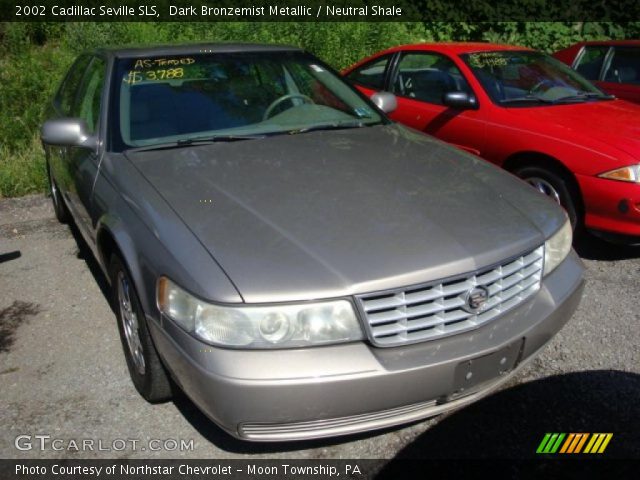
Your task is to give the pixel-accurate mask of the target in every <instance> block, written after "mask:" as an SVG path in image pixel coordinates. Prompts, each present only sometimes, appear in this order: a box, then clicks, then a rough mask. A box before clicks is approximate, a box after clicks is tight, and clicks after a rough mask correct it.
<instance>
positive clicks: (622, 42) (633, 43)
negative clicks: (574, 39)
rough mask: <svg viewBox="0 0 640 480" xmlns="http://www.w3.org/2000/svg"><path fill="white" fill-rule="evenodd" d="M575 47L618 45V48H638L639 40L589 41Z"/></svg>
mask: <svg viewBox="0 0 640 480" xmlns="http://www.w3.org/2000/svg"><path fill="white" fill-rule="evenodd" d="M575 45H581V46H582V45H620V46H625V45H628V46H635V47H637V46H640V40H590V41H588V42H580V43H576V44H575Z"/></svg>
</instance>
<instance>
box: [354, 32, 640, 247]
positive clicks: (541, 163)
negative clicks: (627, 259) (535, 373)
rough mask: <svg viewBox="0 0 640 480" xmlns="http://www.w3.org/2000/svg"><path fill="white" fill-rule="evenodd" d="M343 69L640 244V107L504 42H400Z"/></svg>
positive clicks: (439, 131)
mask: <svg viewBox="0 0 640 480" xmlns="http://www.w3.org/2000/svg"><path fill="white" fill-rule="evenodd" d="M343 73H344V74H345V75H346V77H347V78H348V79H350V80H351V81H352V82H353V83H354V84H355V85H356V86H357V87H358V88H359V89H360V90H361V91H362V92H364V93H365V94H367V95H372V94H373V93H375V92H378V91H389V92H392V93H393V94H395V95H396V97H397V108H396V109H395V110H394V111H393V112H390V116H391V118H392V119H394V120H396V121H399V122H401V123H404V124H406V125H408V126H411V127H413V128H415V129H417V130H420V131H422V132H425V133H428V134H431V135H434V136H436V137H438V138H440V139H441V140H444V141H446V142H449V143H451V144H454V145H456V146H458V147H459V148H461V149H463V150H466V151H468V152H471V153H473V154H476V155H479V156H481V157H483V158H484V159H486V160H489V161H490V162H493V163H495V164H497V165H500V166H502V167H504V168H505V169H507V170H509V171H511V172H513V173H514V174H516V175H518V176H520V177H521V178H523V179H524V180H525V181H527V182H528V183H529V184H531V185H532V186H533V187H535V188H536V189H538V190H539V191H540V192H542V193H544V194H546V195H548V196H549V197H551V198H552V199H553V200H555V201H557V202H558V203H560V204H561V205H562V206H563V207H564V208H565V210H566V211H567V213H568V215H569V217H570V219H571V221H572V223H573V225H574V226H575V227H578V228H581V227H586V228H587V229H590V230H592V231H594V232H596V233H598V234H600V235H601V236H604V237H606V238H608V239H610V240H616V241H622V242H624V243H640V106H638V105H635V104H632V103H629V102H626V101H622V100H618V99H616V98H615V97H614V96H612V95H608V94H606V93H604V92H602V91H601V90H600V89H598V88H597V87H596V86H594V85H593V84H592V83H590V82H589V81H588V80H586V79H585V78H584V77H582V76H581V75H580V74H579V73H577V72H575V71H574V70H572V69H571V68H569V67H568V66H567V65H565V64H563V63H562V62H560V61H558V60H556V59H554V58H552V57H550V56H548V55H545V54H543V53H540V52H537V51H535V50H531V49H527V48H522V47H513V46H505V45H492V44H486V43H439V44H419V45H407V46H401V47H396V48H392V49H389V50H385V51H383V52H380V53H378V54H376V55H373V56H372V57H369V58H367V59H365V60H363V61H361V62H359V63H357V64H356V65H354V66H352V67H350V68H349V69H347V70H346V71H345V72H343Z"/></svg>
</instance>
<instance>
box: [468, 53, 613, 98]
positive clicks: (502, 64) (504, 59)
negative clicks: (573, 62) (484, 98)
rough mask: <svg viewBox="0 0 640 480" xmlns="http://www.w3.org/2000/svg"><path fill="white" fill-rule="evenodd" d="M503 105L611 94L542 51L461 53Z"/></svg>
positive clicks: (485, 86)
mask: <svg viewBox="0 0 640 480" xmlns="http://www.w3.org/2000/svg"><path fill="white" fill-rule="evenodd" d="M461 58H462V60H463V61H464V62H465V63H466V64H467V65H468V66H469V68H470V69H471V70H472V71H473V73H474V75H475V76H476V78H477V79H478V81H479V82H480V83H481V84H482V86H483V87H484V89H485V91H486V92H487V94H488V95H489V96H490V97H491V99H492V100H493V101H494V102H495V103H497V104H499V105H505V106H506V105H509V106H517V105H529V104H532V105H536V104H537V105H545V104H558V103H577V102H585V101H589V100H603V99H610V98H611V97H610V96H608V95H606V94H605V93H603V92H602V91H601V90H599V89H598V88H597V87H596V86H595V85H593V84H592V83H591V82H589V81H588V80H587V79H585V78H584V77H582V76H581V75H580V74H579V73H577V72H575V71H574V70H572V69H571V68H569V67H568V66H566V65H565V64H563V63H562V62H560V61H558V60H556V59H554V58H552V57H550V56H548V55H545V54H543V53H540V52H533V51H513V50H504V51H492V52H478V53H468V54H464V55H461Z"/></svg>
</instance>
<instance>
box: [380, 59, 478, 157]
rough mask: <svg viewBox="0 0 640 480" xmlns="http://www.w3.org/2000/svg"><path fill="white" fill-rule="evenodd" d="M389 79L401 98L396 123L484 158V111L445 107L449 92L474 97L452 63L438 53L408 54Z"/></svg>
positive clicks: (392, 89)
mask: <svg viewBox="0 0 640 480" xmlns="http://www.w3.org/2000/svg"><path fill="white" fill-rule="evenodd" d="M388 78H389V85H390V91H391V92H393V93H394V94H395V95H396V96H397V98H398V108H397V109H396V111H395V112H393V113H391V115H390V116H391V118H392V119H394V120H396V121H398V122H400V123H403V124H405V125H408V126H410V127H413V128H415V129H416V130H420V131H422V132H425V133H428V134H430V135H433V136H435V137H437V138H439V139H440V140H444V141H445V142H448V143H451V144H452V145H455V146H457V147H459V148H461V149H463V150H465V151H467V152H471V153H474V154H476V155H482V151H483V146H484V142H485V134H484V133H485V123H484V121H483V118H482V117H483V115H482V110H481V109H466V110H462V109H456V108H451V107H448V106H445V105H444V104H443V97H444V95H445V94H446V93H448V92H453V91H463V92H466V93H468V94H470V95H473V91H472V89H471V87H470V86H469V83H468V82H467V80H466V78H465V77H464V75H463V74H462V73H461V72H460V69H459V68H458V67H457V66H456V64H455V63H454V62H453V60H452V59H450V58H449V57H447V56H445V55H443V54H440V53H435V52H425V51H406V52H403V53H402V54H401V56H400V58H399V59H398V62H397V64H396V66H395V68H394V71H393V72H390V74H389V75H388Z"/></svg>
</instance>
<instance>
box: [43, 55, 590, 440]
mask: <svg viewBox="0 0 640 480" xmlns="http://www.w3.org/2000/svg"><path fill="white" fill-rule="evenodd" d="M394 107H395V97H393V96H392V95H390V94H388V93H384V92H383V93H379V94H377V95H375V96H374V97H373V98H372V100H371V101H370V100H369V99H367V98H365V97H363V96H362V95H361V94H359V93H358V92H357V91H356V90H355V89H354V88H352V87H351V86H350V85H348V84H347V83H345V81H344V80H342V79H341V78H340V76H339V75H338V74H337V73H336V72H335V71H334V70H333V69H332V68H330V67H329V66H327V65H326V64H324V63H323V62H322V61H320V60H319V59H317V58H315V57H314V56H312V55H310V54H308V53H306V52H304V51H302V50H299V49H296V48H292V47H281V46H261V45H187V46H171V47H155V48H131V49H113V50H98V51H95V52H91V53H88V54H85V55H82V56H80V57H79V58H78V59H77V61H76V62H75V63H74V64H73V66H72V67H71V69H70V70H69V72H68V74H67V75H66V78H65V79H64V80H63V82H62V84H61V86H60V88H59V90H58V92H57V94H56V95H55V98H54V99H53V101H52V104H51V105H50V114H49V120H48V121H47V122H46V123H45V124H44V125H43V127H42V130H41V137H42V142H43V144H44V147H45V151H46V156H47V167H48V174H49V179H50V184H51V197H52V199H53V205H54V208H55V213H56V215H57V217H58V219H59V220H61V221H68V220H73V221H74V222H75V224H76V225H77V227H78V229H79V231H80V232H81V233H82V235H83V237H84V238H85V239H86V241H87V243H88V245H89V246H90V248H91V249H92V250H93V252H94V254H95V256H96V258H97V260H98V262H99V263H100V265H101V267H102V268H103V270H104V272H105V274H106V275H107V277H108V279H109V281H110V284H111V289H112V292H113V308H114V311H115V313H116V317H117V323H118V327H119V330H120V336H121V339H122V344H123V349H124V354H125V357H126V360H127V364H128V367H129V371H130V373H131V378H132V381H133V384H134V385H135V387H136V389H137V390H138V391H139V392H140V394H141V395H142V396H143V397H144V398H145V399H147V400H148V401H150V402H158V401H162V400H166V399H168V398H170V396H171V393H172V390H173V389H175V388H176V387H179V388H181V389H182V390H183V391H184V392H186V394H187V395H188V396H189V397H190V398H191V399H192V400H193V402H194V403H195V404H196V405H198V407H199V408H200V409H202V411H203V412H205V413H206V415H207V416H208V417H210V418H211V420H213V421H214V422H215V423H216V424H218V425H219V426H220V427H222V428H223V429H224V430H225V431H227V432H229V433H230V434H231V435H233V436H236V437H239V438H242V439H246V440H255V441H279V440H297V439H309V438H317V437H327V436H335V435H343V434H349V433H353V432H359V431H364V430H372V429H379V428H384V427H389V426H392V425H397V424H402V423H406V422H410V421H415V420H418V419H421V418H426V417H429V416H433V415H437V414H439V413H441V412H444V411H446V410H449V409H452V408H457V407H460V406H462V405H465V404H467V403H469V402H472V401H474V400H477V399H478V398H480V397H481V396H482V395H484V394H486V393H487V392H489V391H491V390H492V389H494V388H496V387H497V386H498V385H500V384H501V383H502V382H504V381H505V380H506V379H508V378H509V377H510V375H512V374H513V373H514V372H516V371H517V370H518V368H520V367H521V366H522V365H524V364H525V363H526V362H527V361H528V360H530V359H531V358H532V357H534V356H535V355H536V354H537V353H538V352H539V351H540V350H541V349H542V348H543V347H544V345H545V344H546V343H547V342H548V341H549V340H550V339H551V338H552V337H553V336H554V334H555V333H556V332H558V330H559V329H560V328H561V327H562V326H563V325H564V324H565V323H566V322H567V320H568V319H569V318H570V316H571V315H572V314H573V312H574V310H575V309H576V307H577V305H578V302H579V300H580V296H581V293H582V286H583V279H582V274H583V267H582V264H581V262H580V260H579V259H578V258H577V256H576V254H575V253H574V252H573V251H572V249H571V241H572V231H571V226H570V224H569V222H568V221H567V216H566V214H565V213H564V212H563V211H562V210H561V208H560V207H558V206H557V205H556V204H554V203H553V202H552V201H550V200H549V199H548V198H546V197H545V196H543V195H540V194H539V193H537V192H536V191H535V190H534V189H532V188H531V187H529V186H527V185H526V184H524V183H523V182H521V181H520V180H518V179H517V178H515V177H513V176H511V175H509V174H508V173H505V172H504V171H502V170H500V169H498V168H496V167H494V166H492V165H490V164H488V163H486V162H484V161H483V160H481V159H479V158H477V157H475V156H472V155H469V154H466V153H463V152H461V151H458V150H457V149H454V148H453V147H450V146H447V145H446V144H444V143H442V142H440V141H438V140H435V139H434V138H432V137H430V136H427V135H424V134H422V133H420V132H417V131H414V130H411V129H408V128H406V127H403V126H401V125H398V124H395V123H392V122H391V121H389V120H388V119H387V118H386V116H385V112H390V111H391V110H393V108H394ZM452 114H455V112H452ZM443 121H446V119H443ZM492 141H495V142H499V141H500V139H499V138H495V139H492Z"/></svg>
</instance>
